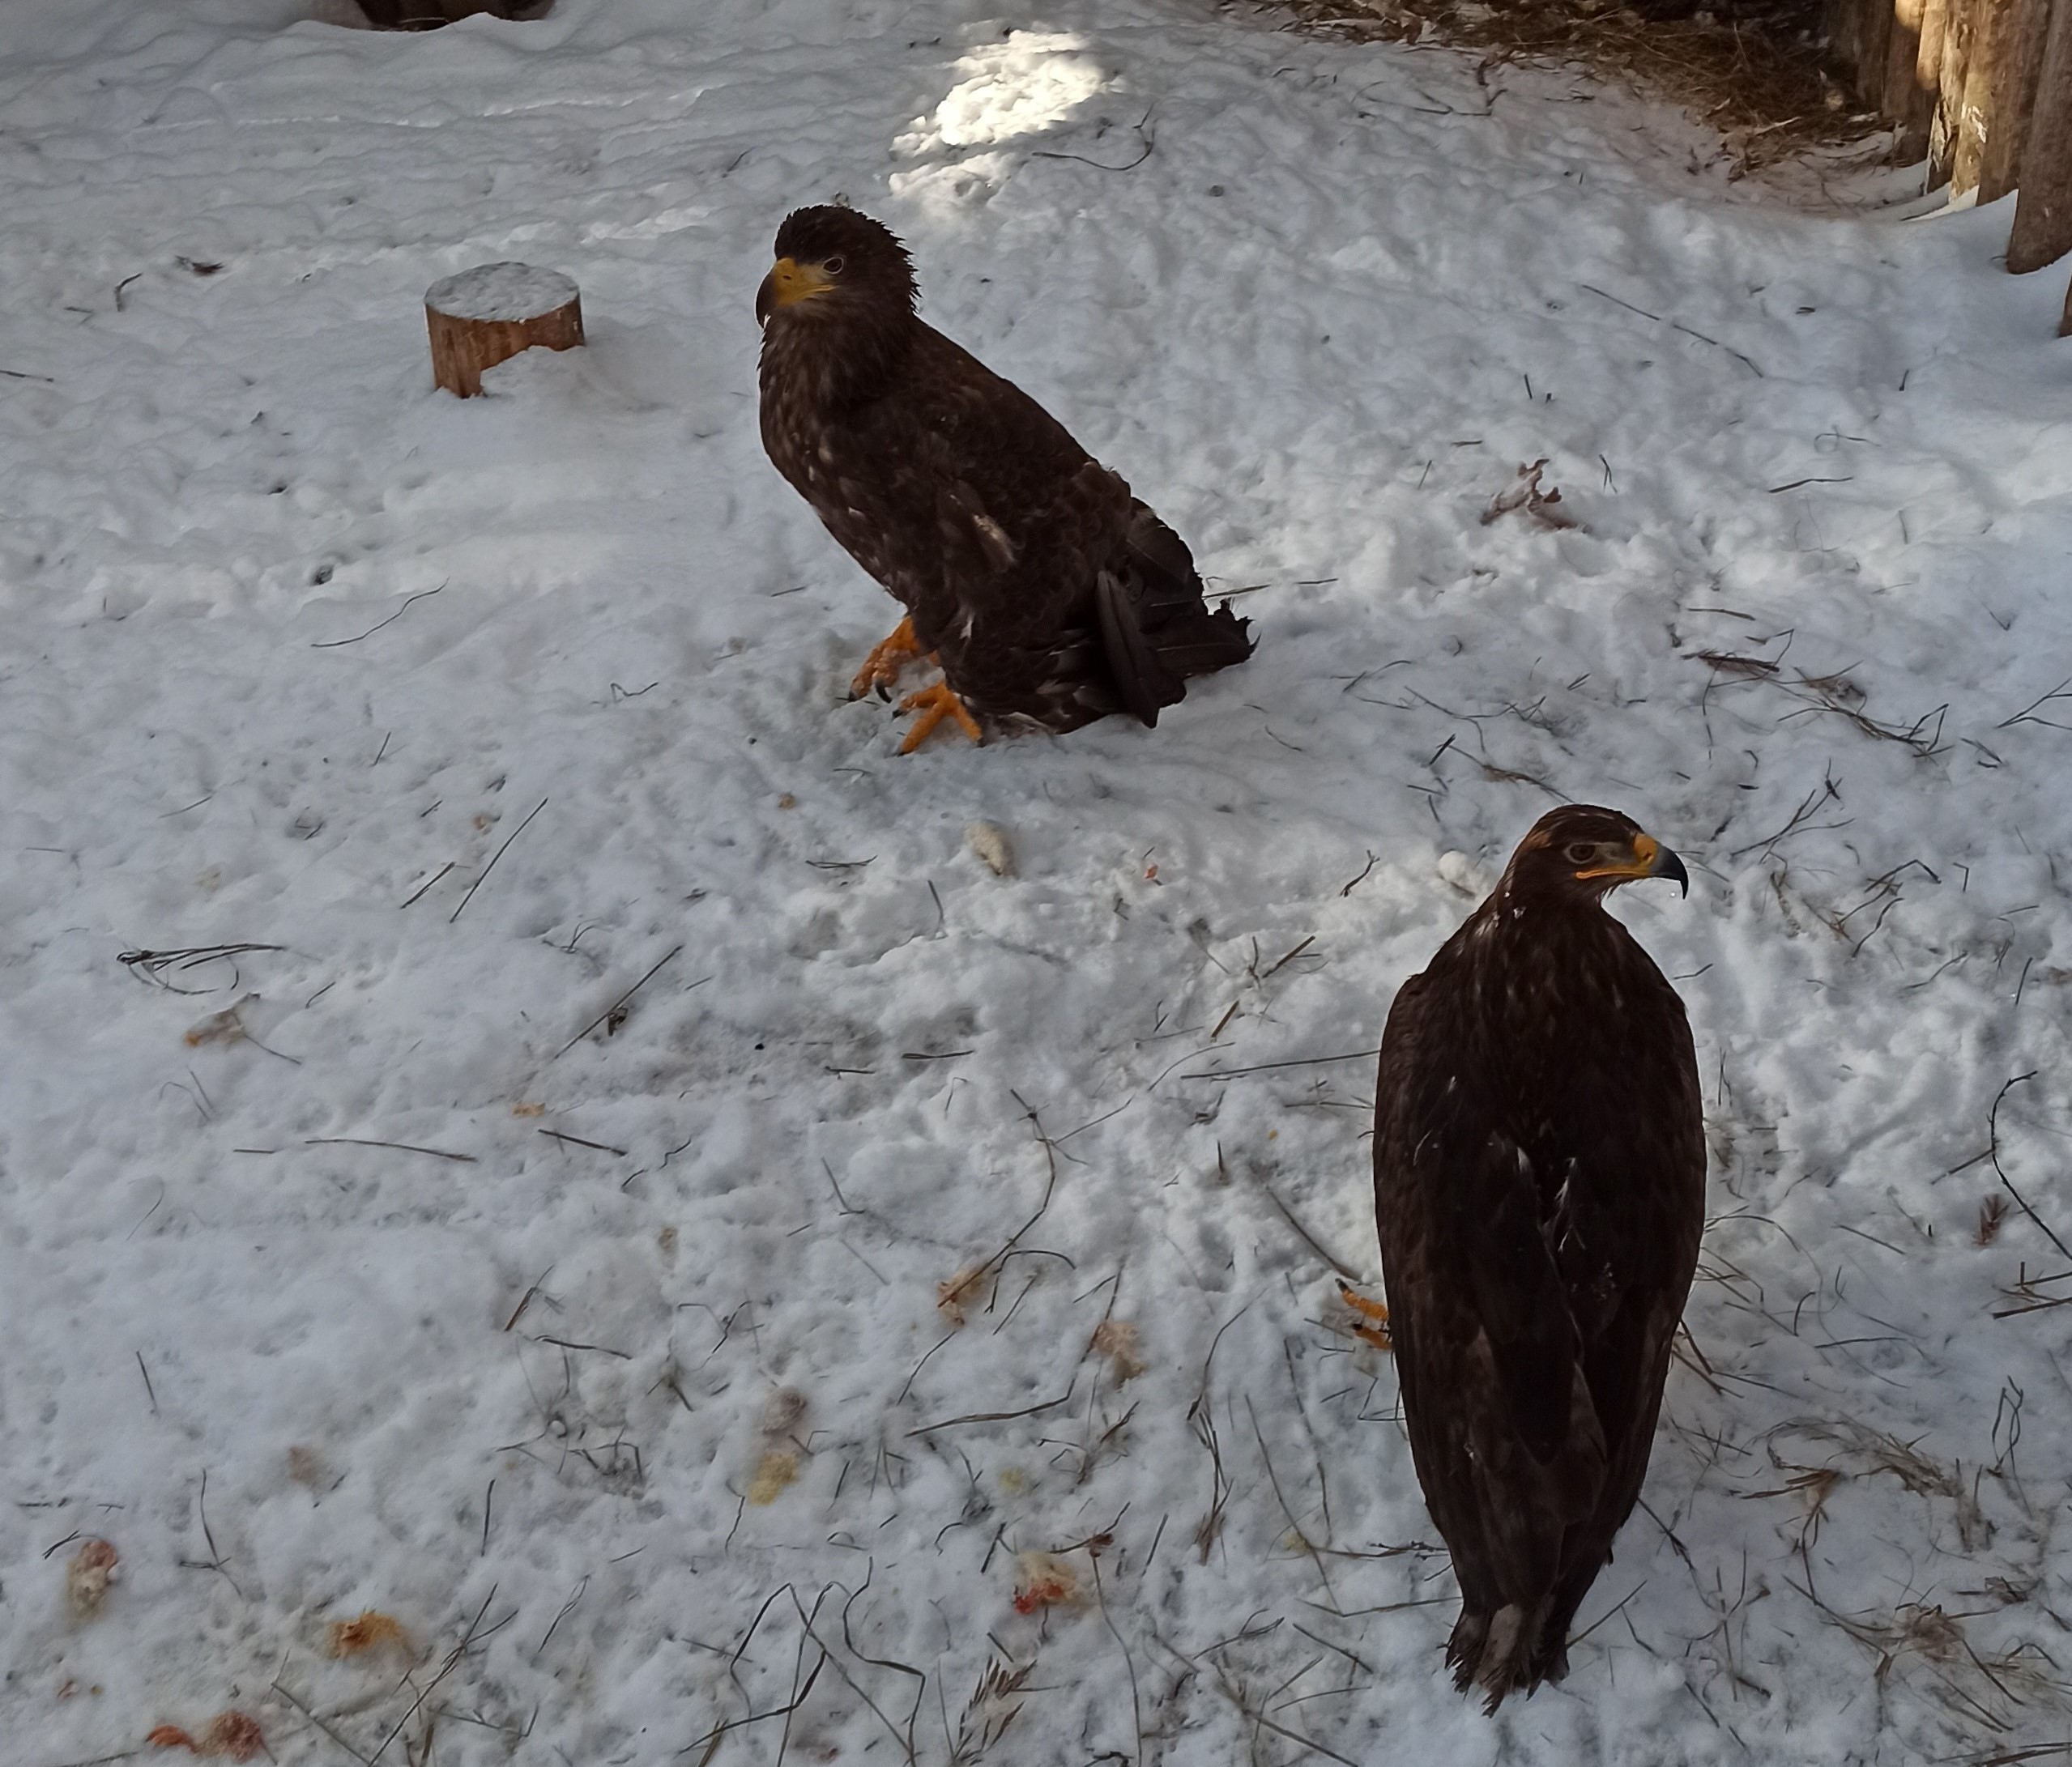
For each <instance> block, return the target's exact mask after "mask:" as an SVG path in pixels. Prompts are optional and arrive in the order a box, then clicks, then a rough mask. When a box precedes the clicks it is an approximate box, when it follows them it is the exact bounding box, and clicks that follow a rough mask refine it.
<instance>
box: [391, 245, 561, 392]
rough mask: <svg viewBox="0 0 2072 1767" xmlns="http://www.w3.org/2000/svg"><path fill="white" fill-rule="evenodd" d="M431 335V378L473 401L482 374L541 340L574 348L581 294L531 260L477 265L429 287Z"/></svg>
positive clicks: (426, 319)
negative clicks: (534, 265)
mask: <svg viewBox="0 0 2072 1767" xmlns="http://www.w3.org/2000/svg"><path fill="white" fill-rule="evenodd" d="M424 324H425V327H426V329H427V330H428V331H429V332H430V333H431V334H432V378H433V380H434V381H437V383H438V384H439V385H441V386H443V387H444V388H446V390H447V391H448V392H449V393H454V394H458V395H459V396H460V397H461V398H474V397H475V394H477V393H480V391H481V390H482V371H483V370H484V368H494V367H495V366H496V365H497V364H498V363H499V362H505V361H508V360H509V359H510V358H511V357H513V356H516V355H517V354H518V352H519V351H521V350H530V349H531V348H532V347H533V346H534V345H535V344H538V345H540V346H543V347H545V348H547V349H549V350H569V349H573V347H575V346H576V345H577V344H578V343H582V296H581V295H580V294H579V293H578V291H577V288H576V285H575V284H574V283H573V282H571V281H570V280H569V279H568V278H567V277H566V276H564V275H562V274H561V272H560V271H559V270H535V269H534V268H533V266H531V265H530V264H478V265H476V266H475V268H474V269H473V270H463V271H461V273H460V274H459V275H457V276H449V277H447V278H446V279H445V280H444V281H443V282H436V283H433V284H432V286H431V287H429V288H428V289H426V290H425V291H424Z"/></svg>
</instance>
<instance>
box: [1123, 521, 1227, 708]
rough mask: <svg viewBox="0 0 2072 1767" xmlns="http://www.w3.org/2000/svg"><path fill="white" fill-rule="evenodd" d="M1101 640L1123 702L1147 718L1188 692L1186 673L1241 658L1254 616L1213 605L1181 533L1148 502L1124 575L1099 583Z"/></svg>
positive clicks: (1134, 525)
mask: <svg viewBox="0 0 2072 1767" xmlns="http://www.w3.org/2000/svg"><path fill="white" fill-rule="evenodd" d="M1094 605H1095V607H1096V608H1097V609H1098V612H1099V615H1100V620H1101V643H1102V649H1103V650H1104V651H1105V652H1106V656H1107V662H1108V671H1109V673H1110V674H1111V675H1113V676H1114V677H1115V686H1116V688H1117V690H1118V691H1119V692H1120V694H1121V695H1122V698H1123V704H1124V705H1127V706H1128V708H1129V709H1130V710H1131V711H1132V712H1133V713H1136V716H1137V717H1139V718H1140V719H1141V720H1142V721H1143V722H1145V723H1146V724H1153V725H1155V724H1156V723H1157V722H1158V711H1159V708H1160V707H1162V706H1167V705H1175V704H1176V703H1177V702H1178V701H1179V700H1181V699H1182V698H1183V697H1184V696H1186V693H1187V677H1188V676H1189V675H1208V674H1209V673H1210V672H1212V671H1214V670H1217V669H1223V668H1227V667H1229V666H1230V664H1232V663H1234V662H1243V661H1244V660H1245V658H1247V657H1249V656H1250V655H1251V652H1252V640H1251V634H1250V628H1251V621H1249V620H1240V619H1239V618H1238V617H1237V615H1234V614H1233V613H1232V612H1231V611H1230V609H1229V607H1227V606H1226V607H1218V608H1216V609H1213V610H1211V609H1210V608H1209V606H1208V604H1207V600H1206V597H1205V592H1204V590H1203V589H1202V586H1201V578H1200V577H1199V576H1198V575H1197V574H1196V572H1195V568H1194V559H1193V557H1192V555H1191V554H1190V553H1189V552H1188V551H1187V545H1186V543H1185V542H1183V540H1182V539H1180V537H1179V535H1178V534H1175V533H1174V531H1173V530H1171V529H1170V528H1169V527H1167V526H1166V524H1165V523H1164V522H1161V521H1160V520H1159V519H1158V517H1157V516H1155V515H1153V513H1151V511H1150V510H1149V509H1147V508H1146V507H1145V505H1143V504H1141V503H1140V504H1138V505H1136V510H1135V513H1134V514H1133V516H1132V520H1131V522H1130V534H1129V560H1128V573H1127V574H1126V575H1125V574H1123V573H1117V572H1113V571H1103V572H1102V573H1101V577H1100V580H1099V581H1098V584H1097V585H1096V586H1095V590H1094Z"/></svg>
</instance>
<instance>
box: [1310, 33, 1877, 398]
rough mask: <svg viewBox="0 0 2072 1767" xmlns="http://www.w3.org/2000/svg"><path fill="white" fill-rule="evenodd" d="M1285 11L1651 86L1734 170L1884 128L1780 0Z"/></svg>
mask: <svg viewBox="0 0 2072 1767" xmlns="http://www.w3.org/2000/svg"><path fill="white" fill-rule="evenodd" d="M1284 10H1285V11H1287V12H1289V13H1290V14H1291V15H1293V18H1294V23H1295V24H1296V27H1297V28H1301V29H1305V30H1311V31H1315V32H1325V33H1328V34H1329V35H1332V36H1340V37H1346V38H1350V39H1352V40H1355V41H1370V42H1371V41H1375V40H1381V41H1388V42H1419V41H1425V40H1430V39H1431V38H1436V39H1437V40H1439V41H1441V42H1445V43H1451V44H1454V45H1459V46H1460V47H1464V48H1469V49H1484V50H1486V51H1487V52H1488V56H1487V59H1486V61H1485V62H1484V63H1483V66H1484V68H1485V69H1486V68H1487V67H1488V66H1490V64H1492V63H1499V64H1500V63H1503V62H1528V63H1530V62H1539V63H1552V64H1554V65H1555V66H1567V67H1575V68H1580V69H1581V70H1584V71H1585V72H1587V73H1589V74H1592V75H1596V76H1597V78H1599V79H1606V80H1612V81H1616V82H1618V83H1620V84H1622V85H1625V86H1627V87H1634V88H1636V89H1639V90H1642V91H1644V92H1652V93H1656V94H1659V95H1660V96H1664V97H1666V98H1669V99H1670V100H1673V102H1675V103H1677V104H1682V106H1683V107H1684V108H1685V109H1686V110H1689V111H1690V112H1691V113H1693V114H1694V115H1695V116H1697V117H1700V118H1702V119H1703V121H1706V122H1707V123H1709V124H1711V125H1712V126H1713V127H1714V128H1716V129H1717V130H1719V131H1720V134H1722V135H1723V136H1724V137H1725V139H1726V145H1727V148H1728V151H1729V154H1730V155H1732V157H1733V161H1734V176H1737V177H1738V176H1740V175H1741V174H1742V173H1743V172H1747V171H1749V170H1751V169H1753V168H1758V167H1760V166H1764V165H1768V164H1771V163H1773V162H1775V161H1776V160H1784V159H1787V158H1789V157H1790V156H1791V155H1794V154H1798V153H1802V152H1804V151H1806V150H1807V149H1809V148H1814V147H1848V146H1851V145H1853V144H1855V143H1859V142H1862V141H1865V140H1866V139H1867V138H1873V137H1875V136H1876V135H1878V134H1880V133H1881V132H1882V130H1883V127H1884V126H1883V124H1882V122H1881V121H1880V120H1879V119H1878V117H1876V116H1874V115H1871V114H1868V113H1862V112H1858V111H1855V110H1853V109H1852V108H1851V106H1850V104H1849V103H1848V97H1847V95H1846V94H1845V92H1844V91H1843V88H1842V87H1841V85H1840V83H1839V80H1838V79H1837V77H1836V74H1835V72H1831V70H1830V63H1829V62H1828V61H1827V57H1826V54H1825V53H1824V52H1823V49H1822V47H1821V45H1820V44H1819V42H1818V40H1817V37H1816V36H1813V35H1810V34H1809V33H1808V32H1806V28H1805V26H1806V20H1805V15H1804V13H1803V12H1802V11H1801V10H1799V9H1797V8H1795V7H1794V6H1792V5H1791V4H1790V3H1789V0H1749V3H1746V4H1742V5H1734V6H1716V7H1712V8H1706V9H1699V10H1697V11H1693V12H1691V13H1690V14H1687V15H1685V16H1684V17H1682V18H1674V19H1671V18H1652V19H1651V18H1648V17H1644V15H1642V14H1641V13H1640V12H1639V11H1637V10H1635V8H1633V7H1631V6H1618V5H1614V4H1612V3H1611V0H1580V3H1576V0H1508V3H1507V4H1505V5H1503V6H1481V5H1476V4H1473V3H1472V0H1285V7H1284ZM1435 108H1436V107H1435ZM1468 114H1470V115H1474V114H1486V112H1484V113H1473V112H1470V113H1468ZM1704 341H1705V342H1707V343H1712V342H1713V341H1715V340H1713V339H1712V338H1706V339H1704ZM1750 366H1751V367H1752V366H1754V364H1750Z"/></svg>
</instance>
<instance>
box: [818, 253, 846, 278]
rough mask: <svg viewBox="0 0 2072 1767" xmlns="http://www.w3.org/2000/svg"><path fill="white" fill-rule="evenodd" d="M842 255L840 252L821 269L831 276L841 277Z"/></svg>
mask: <svg viewBox="0 0 2072 1767" xmlns="http://www.w3.org/2000/svg"><path fill="white" fill-rule="evenodd" d="M821 269H822V270H825V271H826V272H827V273H828V275H830V276H839V275H841V274H842V254H841V253H839V252H837V253H835V254H834V256H833V257H832V258H829V259H828V261H827V262H825V263H824V264H823V265H821Z"/></svg>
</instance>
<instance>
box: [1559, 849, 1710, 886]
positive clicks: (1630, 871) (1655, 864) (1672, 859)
mask: <svg viewBox="0 0 2072 1767" xmlns="http://www.w3.org/2000/svg"><path fill="white" fill-rule="evenodd" d="M1575 875H1576V876H1577V877H1578V878H1586V877H1609V878H1613V879H1616V880H1617V881H1618V882H1619V883H1621V884H1630V883H1631V882H1633V881H1634V880H1635V879H1638V878H1644V877H1666V878H1673V879H1675V880H1676V882H1677V883H1678V884H1681V885H1682V887H1683V893H1684V894H1685V895H1686V896H1688V895H1690V873H1689V872H1688V871H1685V870H1684V868H1683V861H1682V860H1681V859H1679V858H1678V857H1677V856H1676V855H1675V854H1673V853H1672V852H1670V851H1669V849H1668V848H1667V847H1665V846H1664V845H1662V843H1661V841H1657V840H1656V838H1655V837H1654V836H1652V834H1636V835H1635V836H1634V837H1633V845H1632V847H1631V849H1630V850H1629V856H1628V857H1627V858H1626V859H1625V860H1623V861H1622V862H1620V863H1618V864H1616V865H1599V866H1592V867H1591V868H1590V869H1589V870H1588V871H1578V872H1577V873H1576V874H1575Z"/></svg>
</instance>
